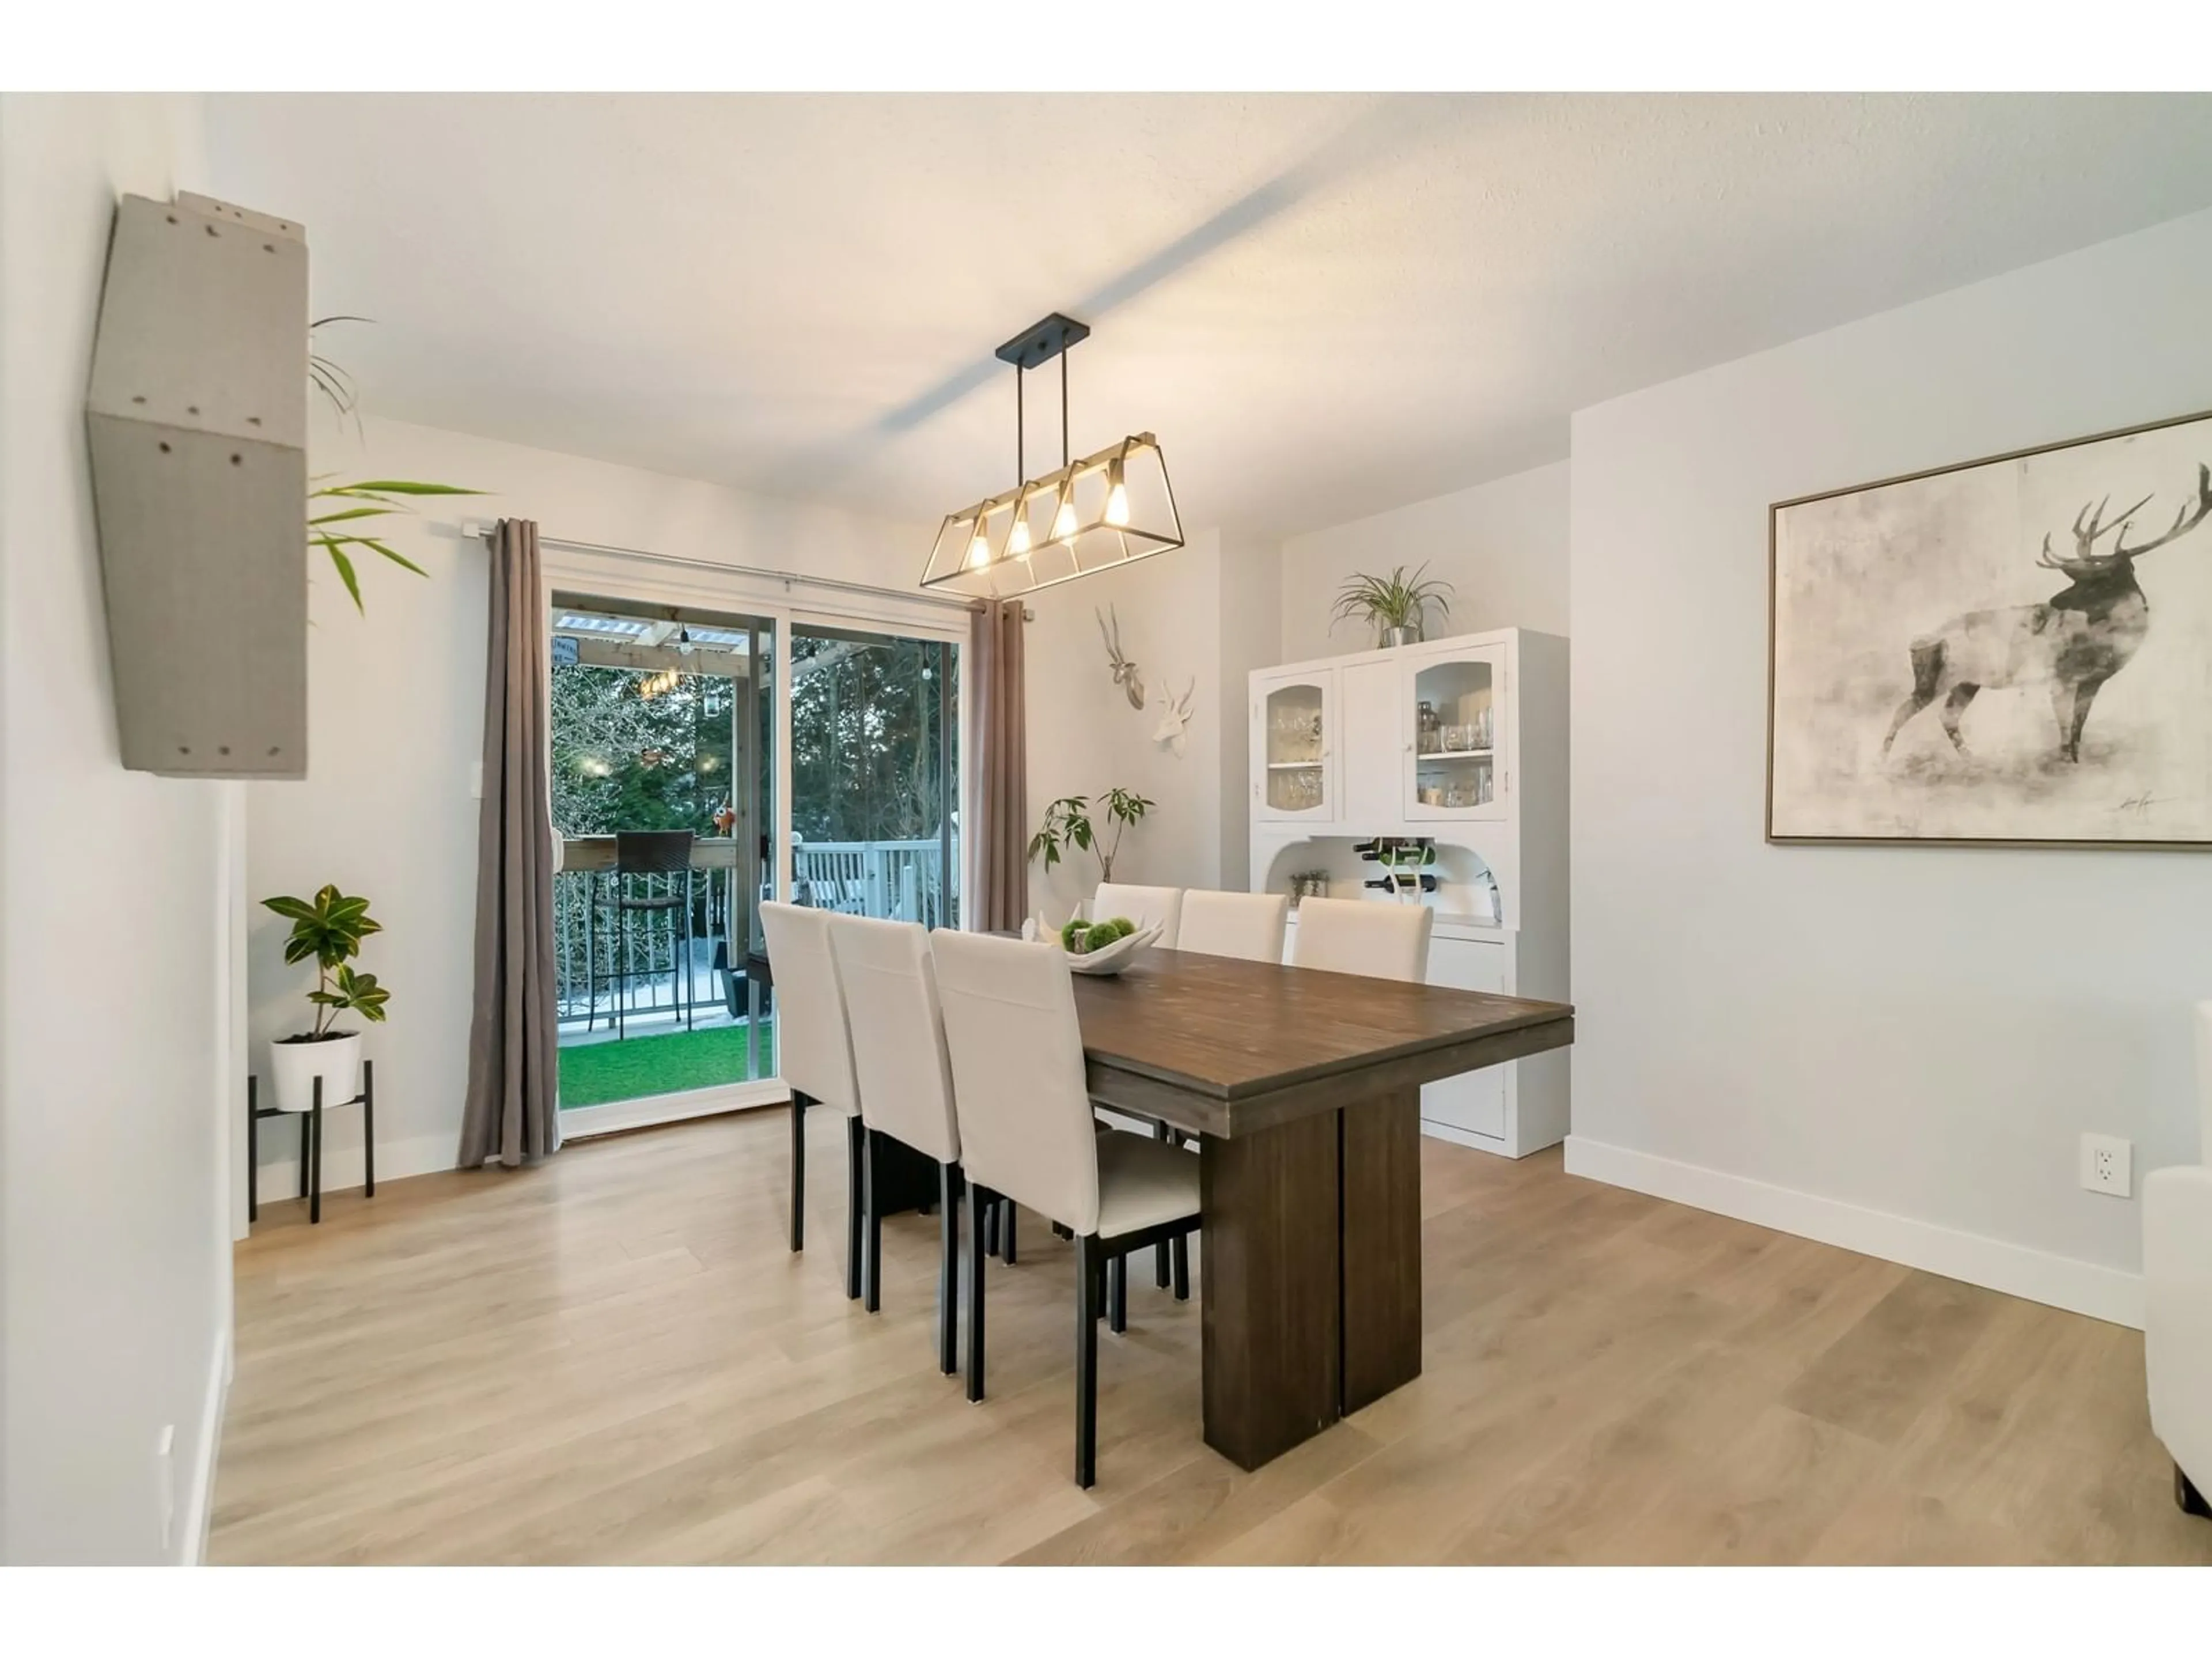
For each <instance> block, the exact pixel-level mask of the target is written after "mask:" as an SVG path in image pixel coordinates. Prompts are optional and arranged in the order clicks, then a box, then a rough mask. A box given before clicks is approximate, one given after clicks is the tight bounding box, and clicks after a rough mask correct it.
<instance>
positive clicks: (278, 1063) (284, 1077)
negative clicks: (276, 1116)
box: [269, 1031, 361, 1112]
mask: <svg viewBox="0 0 2212 1659" xmlns="http://www.w3.org/2000/svg"><path fill="white" fill-rule="evenodd" d="M269 1075H270V1079H271V1081H273V1082H274V1083H275V1085H276V1102H275V1104H276V1109H277V1110H278V1111H280V1112H308V1111H313V1109H314V1106H315V1079H317V1078H318V1077H319V1078H321V1079H322V1080H323V1104H324V1105H325V1106H326V1107H327V1106H337V1105H342V1104H343V1103H345V1102H347V1101H349V1100H351V1099H352V1098H353V1097H355V1096H356V1095H357V1094H359V1093H360V1092H361V1033H360V1032H358V1031H349V1032H348V1033H346V1034H345V1035H344V1036H333V1037H325V1038H324V1039H323V1041H321V1042H272V1043H270V1045H269Z"/></svg>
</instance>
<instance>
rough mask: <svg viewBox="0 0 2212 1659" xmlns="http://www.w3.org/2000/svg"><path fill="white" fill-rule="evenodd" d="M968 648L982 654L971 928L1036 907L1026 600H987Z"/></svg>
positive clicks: (994, 924)
mask: <svg viewBox="0 0 2212 1659" xmlns="http://www.w3.org/2000/svg"><path fill="white" fill-rule="evenodd" d="M969 649H970V650H972V651H973V652H974V653H975V731H976V734H977V738H978V740H979V741H978V748H979V750H980V751H981V752H980V753H979V755H978V757H977V760H978V764H979V771H978V776H979V778H980V779H981V784H982V787H981V788H980V789H978V790H977V791H976V792H975V794H976V805H977V809H978V811H979V812H980V813H981V822H980V823H977V824H976V826H975V846H976V848H977V849H978V853H979V856H978V858H977V859H976V866H975V867H976V882H975V917H974V920H973V921H972V922H971V923H970V924H969V925H970V926H972V927H981V928H986V929H990V928H1018V927H1020V926H1021V925H1022V921H1023V918H1024V917H1025V916H1027V915H1029V913H1030V859H1029V812H1030V804H1029V788H1030V778H1029V730H1028V724H1027V721H1026V720H1025V718H1024V714H1023V699H1022V604H1021V601H1020V600H1019V599H994V600H987V601H986V602H985V604H984V605H983V608H982V609H981V611H977V612H976V613H975V623H974V625H973V627H972V629H971V630H970V634H969Z"/></svg>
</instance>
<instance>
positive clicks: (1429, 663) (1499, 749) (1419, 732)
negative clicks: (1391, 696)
mask: <svg viewBox="0 0 2212 1659" xmlns="http://www.w3.org/2000/svg"><path fill="white" fill-rule="evenodd" d="M1504 679H1505V677H1504V660H1503V659H1502V657H1501V655H1500V653H1499V652H1498V648H1497V647H1468V648H1465V649H1462V650H1455V651H1439V652H1437V653H1433V654H1428V655H1425V656H1422V657H1419V658H1416V659H1413V661H1411V662H1409V663H1407V665H1406V695H1407V699H1408V701H1409V705H1410V706H1409V707H1408V708H1407V711H1406V716H1407V721H1408V725H1409V728H1410V732H1411V737H1412V741H1411V742H1409V743H1408V744H1407V746H1406V747H1407V764H1406V802H1405V805H1406V816H1407V817H1408V818H1496V817H1504V815H1505V808H1504V803H1503V802H1502V801H1501V800H1500V799H1498V797H1499V795H1500V794H1501V793H1503V790H1502V787H1501V786H1502V784H1503V781H1504V777H1505V755H1504V744H1505V728H1506V720H1505V712H1506V711H1505V706H1504V704H1505V697H1504V689H1505V688H1504Z"/></svg>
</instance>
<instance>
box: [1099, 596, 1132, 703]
mask: <svg viewBox="0 0 2212 1659" xmlns="http://www.w3.org/2000/svg"><path fill="white" fill-rule="evenodd" d="M1106 609H1107V611H1108V613H1109V615H1111V614H1113V611H1114V607H1113V606H1111V605H1109V606H1107V607H1106ZM1091 615H1092V616H1094V617H1098V607H1097V605H1093V606H1091ZM1098 637H1099V638H1100V639H1102V640H1103V641H1105V642H1106V661H1107V663H1108V664H1109V666H1111V667H1112V669H1113V671H1114V684H1116V685H1118V686H1120V687H1121V695H1122V696H1126V697H1127V698H1128V700H1129V707H1130V708H1133V709H1135V710H1137V712H1138V713H1139V714H1142V713H1143V712H1144V708H1145V682H1144V680H1143V679H1142V678H1140V677H1139V674H1138V672H1137V665H1136V664H1134V663H1133V662H1131V661H1130V660H1129V659H1127V657H1125V656H1123V655H1122V654H1121V617H1119V616H1118V615H1115V616H1114V625H1113V628H1112V629H1111V631H1109V629H1108V628H1107V626H1106V618H1105V617H1098Z"/></svg>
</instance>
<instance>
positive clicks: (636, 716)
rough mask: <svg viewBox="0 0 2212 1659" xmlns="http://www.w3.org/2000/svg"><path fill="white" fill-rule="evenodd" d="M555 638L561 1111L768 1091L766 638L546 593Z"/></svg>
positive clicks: (662, 609)
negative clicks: (749, 1086)
mask: <svg viewBox="0 0 2212 1659" xmlns="http://www.w3.org/2000/svg"><path fill="white" fill-rule="evenodd" d="M550 626H551V630H552V647H553V648H552V657H553V668H552V702H551V707H552V755H551V764H552V786H553V827H554V830H555V832H556V834H557V835H558V836H560V837H561V854H562V856H561V860H560V866H559V872H558V873H557V874H556V877H555V878H554V906H553V909H554V930H555V939H556V950H557V961H558V969H559V972H558V977H557V999H558V1011H559V1039H560V1070H561V1105H562V1110H563V1111H592V1110H595V1109H603V1108H611V1107H618V1106H621V1105H623V1104H624V1103H630V1102H635V1101H641V1100H644V1101H650V1100H655V1099H659V1098H661V1097H671V1096H696V1095H698V1094H700V1093H701V1092H702V1091H726V1090H727V1089H729V1088H730V1087H732V1085H740V1084H744V1083H747V1082H751V1081H754V1080H757V1079H766V1078H770V1077H773V1076H774V1075H775V1036H774V1030H773V1027H772V1025H771V1024H770V1023H769V1012H770V1011H769V1001H768V998H767V996H766V994H764V991H763V987H762V986H761V984H760V982H759V981H760V979H761V977H762V975H761V973H760V971H759V967H758V964H759V963H760V962H761V959H762V951H761V935H760V922H759V902H760V900H761V897H762V896H763V894H764V893H772V892H773V891H774V885H773V884H774V881H775V870H776V863H775V859H774V857H773V847H772V837H773V834H774V829H775V822H776V820H775V810H774V790H775V641H776V634H777V627H776V624H775V621H774V620H773V619H771V618H768V617H748V616H743V615H737V614H729V613H723V612H717V611H702V610H696V609H691V608H688V607H681V606H665V605H664V606H655V605H639V604H635V603H632V602H625V601H622V600H617V599H606V598H602V597H597V596H592V595H589V594H581V593H564V592H556V594H555V595H554V603H553V611H552V616H551V618H550ZM602 1115H604V1114H602Z"/></svg>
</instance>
